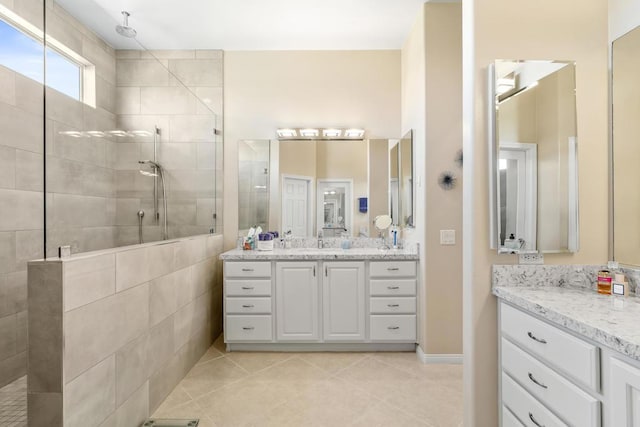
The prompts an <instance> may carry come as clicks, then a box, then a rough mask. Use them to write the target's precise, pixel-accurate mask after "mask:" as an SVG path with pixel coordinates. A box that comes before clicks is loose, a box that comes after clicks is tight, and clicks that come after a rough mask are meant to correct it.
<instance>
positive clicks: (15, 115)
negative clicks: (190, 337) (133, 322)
mask: <svg viewBox="0 0 640 427" xmlns="http://www.w3.org/2000/svg"><path fill="white" fill-rule="evenodd" d="M0 19H3V20H4V21H7V22H9V23H10V24H11V25H14V26H16V28H20V26H19V24H21V23H25V25H30V26H33V27H34V28H36V29H40V30H41V29H43V28H44V27H45V22H46V34H44V35H43V34H42V33H41V31H40V36H39V37H40V38H39V39H38V38H37V37H36V36H33V37H34V38H35V40H36V43H37V44H38V45H39V48H40V49H41V50H42V51H43V52H44V48H43V46H44V41H43V40H45V41H46V42H47V45H48V43H49V40H50V41H51V43H54V41H55V43H58V44H59V45H63V46H65V47H66V48H68V49H69V50H70V51H72V52H74V53H75V54H77V55H79V56H81V57H82V58H83V60H84V61H86V63H87V64H89V65H88V66H87V67H88V69H90V71H91V73H92V74H91V75H92V77H91V79H89V80H87V79H86V78H85V80H84V82H83V86H84V89H85V90H87V91H93V95H92V96H89V97H88V98H87V97H85V99H84V101H79V100H76V99H73V98H71V97H69V96H67V95H65V94H62V93H60V92H58V91H56V90H54V89H51V88H49V87H46V86H45V85H43V84H42V82H41V81H40V82H39V81H37V80H33V79H31V78H29V77H26V76H25V75H23V74H21V73H19V72H16V71H14V70H13V69H11V68H9V67H8V66H4V65H2V63H1V62H0V388H2V387H3V386H5V385H7V384H10V383H12V382H14V381H15V380H20V378H22V377H24V375H25V374H26V372H27V347H28V339H27V321H28V301H27V262H28V261H29V260H34V259H40V258H44V257H45V256H46V257H48V258H55V257H57V254H58V247H59V246H63V245H69V246H71V250H72V253H74V254H78V253H84V252H88V251H95V250H103V249H108V248H114V247H120V246H124V245H133V244H137V243H138V242H139V239H138V237H139V236H138V231H139V230H138V212H139V211H140V210H143V211H144V212H145V216H144V217H143V223H142V231H143V232H142V237H143V240H144V241H145V242H153V241H157V240H160V239H161V234H160V225H159V224H160V223H161V220H160V221H158V220H156V219H155V218H154V216H155V215H154V212H153V181H154V180H153V179H152V178H150V177H147V176H143V175H141V174H140V173H139V172H138V169H139V167H140V165H139V164H138V161H139V160H148V159H152V158H153V132H154V128H155V127H158V128H159V130H160V133H159V139H158V149H157V159H156V160H157V161H158V163H160V164H162V166H163V167H164V170H165V173H166V186H167V188H166V192H167V195H166V197H167V205H168V208H167V213H168V215H167V219H168V230H169V238H171V239H182V238H186V237H188V236H194V235H202V234H207V233H211V232H213V233H218V230H221V229H222V218H221V212H222V202H221V201H222V146H223V144H222V136H221V126H222V96H223V93H222V86H223V84H222V83H223V82H222V70H223V55H222V52H221V51H217V50H182V51H164V50H163V51H148V50H144V49H143V48H142V46H141V45H137V44H135V45H132V48H131V49H121V50H116V49H114V48H113V47H111V46H110V45H109V44H107V43H106V42H105V41H104V40H103V39H102V38H101V37H99V36H98V35H96V34H95V33H93V32H92V31H91V30H89V29H88V28H87V27H86V26H84V25H83V24H82V23H81V22H79V21H78V20H77V19H75V18H74V17H73V16H71V15H70V14H69V13H67V12H66V11H65V10H64V9H63V8H62V7H61V6H60V5H59V4H58V3H57V2H55V1H51V0H49V1H43V0H20V1H11V0H9V1H3V2H1V3H0ZM104 19H111V18H109V17H106V16H105V17H104ZM114 26H115V22H114ZM38 31H39V30H35V33H36V34H37V33H38ZM43 55H44V54H43ZM44 80H45V82H46V81H47V78H46V74H45V78H44ZM116 130H119V131H125V132H122V133H118V132H113V131H116ZM132 131H139V132H132ZM159 212H160V215H164V212H163V210H159ZM220 250H221V248H220ZM209 256H212V254H210V253H209ZM203 261H204V259H202V260H200V261H198V262H203ZM216 277H217V276H215V275H212V276H210V277H207V279H206V280H208V281H209V282H211V283H209V284H208V285H207V286H209V287H210V291H211V293H212V294H211V298H210V299H209V300H208V301H207V307H208V308H207V310H208V311H207V312H208V313H210V314H211V313H213V314H211V315H212V316H214V317H215V315H216V314H215V310H213V307H214V306H215V304H216V303H217V302H216V301H217V300H218V299H219V298H220V297H219V296H218V295H215V294H214V292H215V289H217V288H216V287H215V286H214V285H215V283H214V282H215V281H216V280H218V279H217V278H216ZM84 280H85V282H86V284H89V282H90V280H89V279H88V278H85V279H84ZM150 280H151V279H150ZM211 322H213V323H212V324H213V325H214V326H213V327H212V331H211V332H212V334H214V333H215V332H216V329H218V326H215V325H216V323H215V321H213V320H211ZM207 339H209V337H207ZM198 348H199V347H198ZM21 381H23V380H21Z"/></svg>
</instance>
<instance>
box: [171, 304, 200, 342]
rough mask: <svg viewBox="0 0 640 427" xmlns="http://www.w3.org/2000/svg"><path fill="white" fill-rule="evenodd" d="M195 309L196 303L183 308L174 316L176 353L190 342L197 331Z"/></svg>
mask: <svg viewBox="0 0 640 427" xmlns="http://www.w3.org/2000/svg"><path fill="white" fill-rule="evenodd" d="M195 309H196V301H195V300H194V301H191V302H190V303H189V304H187V305H185V306H184V307H182V308H181V309H180V310H178V311H177V312H176V314H175V315H174V327H173V328H174V336H173V346H174V351H178V350H179V349H180V348H181V347H182V346H184V345H185V344H186V343H187V342H189V338H191V335H192V334H193V333H194V332H195V331H196V330H197V326H196V325H195V320H194V319H195Z"/></svg>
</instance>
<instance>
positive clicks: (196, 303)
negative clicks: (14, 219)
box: [28, 235, 223, 427]
mask: <svg viewBox="0 0 640 427" xmlns="http://www.w3.org/2000/svg"><path fill="white" fill-rule="evenodd" d="M222 244H223V242H222V236H221V235H203V236H196V237H192V238H185V239H180V240H174V241H167V242H158V243H156V244H148V245H142V246H139V245H138V246H131V247H122V248H116V249H109V250H105V251H98V252H94V253H87V254H82V255H78V256H74V257H71V258H67V259H55V260H46V261H35V262H31V263H29V279H28V281H29V297H28V298H29V315H28V320H29V343H28V360H29V369H28V403H29V425H30V426H48V427H56V426H63V425H64V426H65V427H73V426H83V427H88V426H131V427H133V426H138V425H140V424H141V422H142V421H143V420H144V419H145V418H146V417H148V415H149V414H150V413H152V412H153V411H154V410H155V409H156V408H157V407H158V405H159V404H160V403H161V402H162V401H163V400H164V398H165V397H166V396H167V395H168V394H169V393H170V392H171V390H172V389H173V388H174V387H175V385H176V384H178V382H179V381H180V380H181V379H182V378H183V377H184V376H185V375H186V373H187V372H188V371H189V369H191V367H192V366H193V365H194V364H195V363H196V361H197V360H198V359H199V358H200V356H202V354H204V353H205V352H206V350H207V348H208V347H209V346H210V345H211V343H212V342H213V339H215V337H217V336H218V335H219V334H220V333H221V331H222V266H221V264H220V261H218V255H219V254H220V253H221V252H222Z"/></svg>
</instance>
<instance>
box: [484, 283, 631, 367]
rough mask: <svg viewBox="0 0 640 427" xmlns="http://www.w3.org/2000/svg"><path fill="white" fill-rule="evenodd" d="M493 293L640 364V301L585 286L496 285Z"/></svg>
mask: <svg viewBox="0 0 640 427" xmlns="http://www.w3.org/2000/svg"><path fill="white" fill-rule="evenodd" d="M493 294H494V295H496V296H497V297H498V298H501V299H502V300H504V301H508V302H510V303H511V304H513V305H515V306H517V307H520V308H522V309H523V310H525V311H528V312H531V313H534V314H537V315H539V316H541V317H542V318H544V319H546V320H548V321H549V322H551V323H553V324H556V325H560V326H563V327H565V328H567V329H569V330H571V331H573V332H576V333H578V334H580V335H582V336H584V337H586V338H589V339H591V340H593V341H595V342H597V343H599V344H602V345H603V346H606V347H609V348H610V349H612V350H615V351H618V352H620V353H622V354H624V355H626V356H629V357H631V358H633V359H636V360H639V361H640V328H639V327H638V323H639V322H640V298H638V297H613V296H609V295H599V294H598V293H597V292H596V291H594V290H592V289H589V288H585V287H558V286H494V287H493Z"/></svg>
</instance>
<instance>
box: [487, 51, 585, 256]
mask: <svg viewBox="0 0 640 427" xmlns="http://www.w3.org/2000/svg"><path fill="white" fill-rule="evenodd" d="M488 86H489V90H490V94H489V99H490V105H489V111H490V114H489V117H490V126H489V129H490V135H489V138H488V139H489V144H490V150H489V152H490V156H491V157H490V164H491V168H492V174H491V183H490V185H491V188H490V195H491V199H492V200H491V203H490V206H491V215H490V218H491V223H490V227H491V247H492V248H493V249H497V250H498V252H499V253H518V252H541V253H557V252H576V251H577V250H578V241H579V238H578V155H577V149H578V148H577V138H576V136H577V135H576V102H575V64H574V63H573V62H569V61H549V60H544V61H541V60H536V61H533V60H496V61H495V62H494V64H492V65H491V66H490V68H489V85H488Z"/></svg>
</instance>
